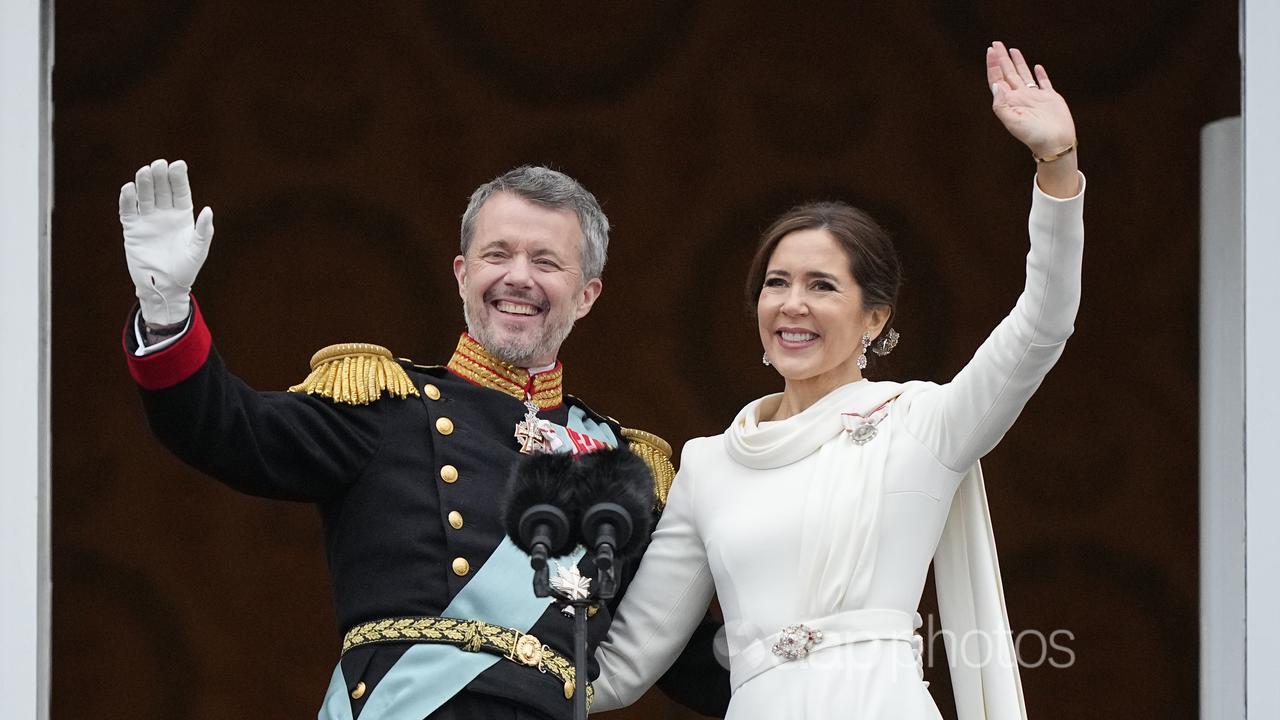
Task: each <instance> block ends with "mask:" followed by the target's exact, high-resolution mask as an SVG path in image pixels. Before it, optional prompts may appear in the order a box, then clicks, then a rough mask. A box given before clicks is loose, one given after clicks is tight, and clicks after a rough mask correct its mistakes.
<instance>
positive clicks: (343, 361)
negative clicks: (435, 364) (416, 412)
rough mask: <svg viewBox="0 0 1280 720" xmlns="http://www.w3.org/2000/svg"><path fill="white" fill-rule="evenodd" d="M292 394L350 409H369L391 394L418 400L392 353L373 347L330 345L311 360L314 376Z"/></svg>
mask: <svg viewBox="0 0 1280 720" xmlns="http://www.w3.org/2000/svg"><path fill="white" fill-rule="evenodd" d="M289 392H298V393H307V394H308V395H319V396H321V397H327V398H329V399H331V400H333V401H334V402H335V403H343V404H346V405H368V404H369V403H371V402H373V401H374V400H377V399H378V398H380V397H382V394H383V393H384V392H385V393H388V394H390V395H391V397H397V398H407V397H409V396H411V395H412V396H417V395H418V388H416V387H414V386H413V382H412V381H410V380H409V375H408V374H407V373H405V371H404V368H402V367H400V364H399V363H397V362H396V361H395V358H394V357H393V356H392V355H391V351H390V350H388V349H386V348H384V347H382V346H381V345H372V344H370V343H340V344H338V345H330V346H329V347H327V348H324V349H322V350H320V351H318V352H317V353H316V354H315V355H312V356H311V374H310V375H308V376H307V379H306V380H303V381H302V382H300V383H298V384H297V385H294V386H293V387H291V388H289Z"/></svg>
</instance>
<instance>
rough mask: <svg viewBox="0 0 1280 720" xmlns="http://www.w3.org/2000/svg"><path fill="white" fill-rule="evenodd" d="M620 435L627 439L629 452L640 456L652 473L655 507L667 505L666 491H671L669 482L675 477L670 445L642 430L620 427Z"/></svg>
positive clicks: (660, 507)
mask: <svg viewBox="0 0 1280 720" xmlns="http://www.w3.org/2000/svg"><path fill="white" fill-rule="evenodd" d="M622 437H624V438H626V439H627V441H628V442H627V445H629V446H630V447H631V452H633V453H635V454H636V455H639V456H640V459H641V460H644V463H645V464H646V465H648V466H649V470H650V471H651V472H652V473H653V495H654V497H655V498H656V499H657V508H658V509H659V510H661V509H662V508H664V507H666V506H667V493H669V492H671V482H672V481H673V480H675V479H676V468H675V466H674V465H672V464H671V445H669V444H668V443H667V441H666V440H663V439H662V438H660V437H658V436H657V435H654V434H653V433H649V432H645V431H643V430H633V429H632V428H622Z"/></svg>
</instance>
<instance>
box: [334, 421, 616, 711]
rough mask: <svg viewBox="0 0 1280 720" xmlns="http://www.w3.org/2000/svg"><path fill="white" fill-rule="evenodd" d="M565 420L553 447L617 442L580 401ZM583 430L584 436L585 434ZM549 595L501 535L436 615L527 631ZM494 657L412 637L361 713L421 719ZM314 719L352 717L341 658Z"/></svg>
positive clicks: (575, 557) (574, 558)
mask: <svg viewBox="0 0 1280 720" xmlns="http://www.w3.org/2000/svg"><path fill="white" fill-rule="evenodd" d="M567 425H568V426H567V427H561V426H559V425H552V429H554V430H555V432H556V435H557V437H559V438H560V439H561V445H560V447H559V448H558V450H559V452H579V451H580V448H581V446H582V445H583V443H584V442H585V443H587V444H590V443H591V441H596V442H599V443H603V444H604V445H606V446H608V447H617V446H618V438H617V436H615V435H614V433H613V429H612V428H610V427H609V426H608V425H606V424H605V423H600V422H596V421H595V420H592V419H591V418H589V417H587V416H586V413H584V412H583V411H582V410H581V409H580V408H578V407H570V408H569V421H568V423H567ZM575 433H576V434H577V436H576V437H575ZM582 436H586V440H584V438H583V437H582ZM583 553H584V550H583V549H582V548H578V550H577V551H575V552H574V553H573V554H572V555H570V556H568V557H567V558H565V559H564V560H560V561H559V562H560V563H561V564H562V565H564V566H565V567H570V566H572V565H576V564H577V563H578V561H579V560H581V559H582V555H583ZM550 602H551V601H550V600H548V599H547V598H540V597H536V596H535V595H534V594H533V571H532V570H531V569H530V568H529V556H528V555H526V554H525V553H524V551H522V550H520V549H519V548H517V547H516V546H515V544H513V543H512V542H511V539H510V538H503V540H502V544H500V545H498V548H497V549H496V550H494V551H493V554H491V555H490V556H489V558H488V559H487V560H485V561H484V564H483V565H482V566H481V567H480V569H479V570H478V571H477V572H476V574H475V576H474V577H472V578H471V580H470V582H468V583H467V584H466V585H465V586H464V587H463V588H462V592H459V593H458V594H457V595H455V596H454V598H453V601H452V602H450V603H449V607H447V608H445V609H444V611H443V612H441V613H440V615H441V616H443V617H451V618H459V619H467V620H483V621H485V622H488V623H492V624H494V625H502V626H505V627H509V628H515V629H517V630H520V631H521V632H525V631H527V630H528V629H529V628H531V627H533V624H534V623H536V622H537V621H538V618H540V617H542V614H543V613H544V612H545V611H546V609H547V605H548V604H549V603H550ZM500 659H501V658H499V657H498V656H497V655H493V654H490V653H485V652H462V651H460V650H458V648H455V647H453V646H451V645H435V644H427V643H419V644H416V645H414V646H412V647H410V648H409V649H408V650H407V651H405V653H404V655H401V656H400V659H399V660H398V661H396V664H395V665H394V666H392V668H391V670H390V671H388V672H387V674H386V676H385V677H383V678H382V680H381V681H380V682H379V683H378V686H377V687H376V688H374V692H373V693H372V694H371V695H370V696H369V699H368V700H367V701H366V702H365V706H364V709H363V710H362V711H361V712H360V718H361V720H422V719H423V718H425V717H426V716H428V715H430V714H431V713H433V712H435V710H436V708H439V707H440V706H441V705H443V704H444V703H445V702H446V701H448V700H449V698H451V697H453V696H454V695H456V694H458V691H459V690H462V689H463V688H464V687H466V686H467V684H468V683H470V682H471V681H472V680H474V679H475V678H476V676H478V675H479V674H480V673H482V672H484V671H485V670H486V669H488V668H489V666H491V665H493V664H494V663H496V662H498V661H499V660H500ZM319 720H352V713H351V700H350V696H349V695H348V694H347V683H346V679H345V678H344V677H343V675H342V663H341V662H339V663H338V666H337V667H336V668H334V671H333V677H332V678H331V679H330V680H329V690H328V692H327V693H325V698H324V704H323V705H322V706H321V707H320V715H319Z"/></svg>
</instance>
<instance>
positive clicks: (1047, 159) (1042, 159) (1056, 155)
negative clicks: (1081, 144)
mask: <svg viewBox="0 0 1280 720" xmlns="http://www.w3.org/2000/svg"><path fill="white" fill-rule="evenodd" d="M1075 149H1076V143H1075V142H1072V143H1071V144H1070V145H1068V146H1066V147H1064V148H1062V149H1061V150H1059V151H1058V152H1056V153H1054V154H1052V155H1045V156H1044V157H1040V156H1039V155H1037V154H1035V153H1034V152H1033V153H1031V157H1033V158H1035V159H1036V162H1038V163H1051V162H1053V161H1054V160H1060V159H1062V158H1064V157H1066V156H1067V155H1070V154H1071V153H1073V152H1075Z"/></svg>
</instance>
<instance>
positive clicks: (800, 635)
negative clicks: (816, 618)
mask: <svg viewBox="0 0 1280 720" xmlns="http://www.w3.org/2000/svg"><path fill="white" fill-rule="evenodd" d="M820 642H822V631H821V630H812V629H810V628H808V627H805V626H804V625H788V626H787V627H785V628H783V629H782V632H781V633H779V634H778V642H776V643H774V644H773V654H774V655H777V656H778V657H780V658H782V659H783V660H788V661H790V660H801V659H803V658H805V657H806V656H808V654H809V651H810V650H812V649H813V647H814V646H815V645H817V644H818V643H820Z"/></svg>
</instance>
